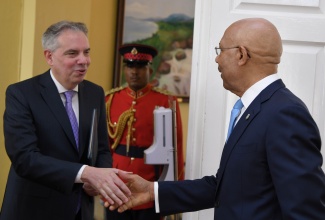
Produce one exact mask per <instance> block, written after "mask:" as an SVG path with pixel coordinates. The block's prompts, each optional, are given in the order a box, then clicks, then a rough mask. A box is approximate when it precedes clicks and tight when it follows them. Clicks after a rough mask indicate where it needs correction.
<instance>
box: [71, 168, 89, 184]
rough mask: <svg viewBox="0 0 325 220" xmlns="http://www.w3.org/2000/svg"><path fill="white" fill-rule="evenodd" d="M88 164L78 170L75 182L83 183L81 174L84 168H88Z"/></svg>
mask: <svg viewBox="0 0 325 220" xmlns="http://www.w3.org/2000/svg"><path fill="white" fill-rule="evenodd" d="M86 166H87V165H83V166H82V167H81V168H80V170H79V172H78V174H77V176H76V179H75V181H74V182H75V183H83V182H82V180H81V174H82V172H83V171H84V169H85V168H86Z"/></svg>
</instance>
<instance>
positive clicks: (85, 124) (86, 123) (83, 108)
mask: <svg viewBox="0 0 325 220" xmlns="http://www.w3.org/2000/svg"><path fill="white" fill-rule="evenodd" d="M86 87H87V86H86V84H85V83H84V81H83V82H81V83H80V84H79V91H78V98H79V138H80V141H79V143H80V146H79V151H80V152H83V151H84V150H85V149H88V142H87V140H88V139H89V138H88V136H89V130H90V121H91V116H92V112H91V102H90V100H89V98H91V95H90V94H88V93H87V92H86V89H87V88H86ZM81 154H82V153H81ZM81 154H80V155H81Z"/></svg>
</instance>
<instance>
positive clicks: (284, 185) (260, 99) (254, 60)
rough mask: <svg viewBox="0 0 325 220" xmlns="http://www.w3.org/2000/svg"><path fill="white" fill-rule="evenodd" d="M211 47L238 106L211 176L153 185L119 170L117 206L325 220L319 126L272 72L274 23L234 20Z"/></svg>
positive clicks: (278, 47) (277, 43)
mask: <svg viewBox="0 0 325 220" xmlns="http://www.w3.org/2000/svg"><path fill="white" fill-rule="evenodd" d="M216 52H217V57H216V62H217V63H218V65H219V67H218V69H219V71H220V73H221V77H222V79H223V86H224V88H225V89H227V90H229V91H231V92H232V93H234V94H236V95H237V96H239V97H240V100H241V102H242V103H243V107H242V108H241V112H240V114H239V116H238V117H237V121H235V127H234V129H233V131H232V132H231V133H230V136H229V138H228V139H227V141H226V143H225V146H224V149H223V153H222V157H221V162H220V167H219V170H218V172H217V174H216V176H206V177H203V178H202V179H197V180H185V181H181V182H159V183H152V182H148V181H145V180H143V179H141V178H140V177H138V176H136V175H124V174H121V175H120V177H122V178H123V179H125V180H127V181H128V182H129V183H128V184H129V187H130V189H131V191H132V193H133V196H132V197H131V199H130V200H129V202H127V203H126V204H124V205H123V206H121V207H119V211H120V212H122V211H124V210H125V209H128V208H130V207H132V206H134V205H138V204H141V203H142V202H148V201H152V200H155V203H156V211H159V212H160V213H161V214H163V215H167V214H171V213H178V212H189V211H196V210H200V209H207V208H213V207H214V210H215V213H214V219H216V220H217V219H222V220H236V219H247V220H253V219H254V220H265V219H267V220H270V219H272V220H280V219H299V220H303V219H306V220H307V219H308V220H311V219H313V220H316V219H317V220H321V219H325V176H324V172H323V170H322V168H321V166H322V162H323V159H322V155H321V153H320V148H321V138H320V134H319V130H318V128H317V125H316V123H315V122H314V120H313V118H312V116H311V115H310V113H309V111H308V109H307V107H306V106H305V104H304V103H303V102H302V101H301V100H300V99H299V98H297V97H296V96H295V95H294V94H293V93H291V92H290V91H289V90H288V89H287V88H286V87H285V85H284V84H283V82H282V80H281V79H280V78H279V76H278V75H277V67H278V64H279V62H280V57H281V54H282V43H281V38H280V35H279V33H278V31H277V29H276V27H275V26H274V25H273V24H271V23H270V22H269V21H267V20H265V19H260V18H251V19H243V20H239V21H237V22H235V23H233V24H232V25H230V26H229V28H227V30H226V31H225V33H224V36H223V37H222V39H221V41H220V44H219V46H218V47H216ZM156 192H158V193H156ZM114 208H116V206H111V207H110V209H114Z"/></svg>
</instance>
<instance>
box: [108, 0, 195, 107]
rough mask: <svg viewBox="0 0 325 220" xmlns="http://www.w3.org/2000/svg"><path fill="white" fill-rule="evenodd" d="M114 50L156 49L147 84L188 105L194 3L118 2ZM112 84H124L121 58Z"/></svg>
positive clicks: (180, 0) (158, 0) (186, 0)
mask: <svg viewBox="0 0 325 220" xmlns="http://www.w3.org/2000/svg"><path fill="white" fill-rule="evenodd" d="M119 7H122V8H120V9H119V15H118V29H119V28H120V29H122V30H118V31H117V32H118V35H117V36H118V37H117V38H119V39H117V44H118V45H117V47H119V46H120V45H121V44H129V43H137V44H146V45H150V46H153V47H155V48H156V49H157V50H158V55H157V56H156V57H155V58H154V60H153V63H152V67H153V74H152V76H151V79H150V83H151V84H152V85H153V86H156V87H159V88H162V89H166V90H168V91H170V92H171V93H172V94H173V95H175V96H177V97H178V98H179V100H181V101H185V102H187V101H188V99H189V94H190V82H191V65H192V44H193V26H194V8H195V0H123V1H121V2H119ZM116 53H117V54H116V55H117V57H119V59H118V61H117V62H115V63H116V64H117V63H118V66H119V67H118V68H117V69H115V74H116V75H117V76H114V81H116V80H118V81H119V82H118V83H114V84H116V85H118V86H121V85H122V86H123V85H124V84H125V80H124V74H123V73H122V71H123V68H120V65H121V60H122V59H121V56H120V55H119V54H118V52H116Z"/></svg>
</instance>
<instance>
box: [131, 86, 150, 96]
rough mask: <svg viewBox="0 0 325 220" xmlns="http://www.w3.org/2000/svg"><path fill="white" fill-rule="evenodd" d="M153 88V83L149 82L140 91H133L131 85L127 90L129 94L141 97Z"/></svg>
mask: <svg viewBox="0 0 325 220" xmlns="http://www.w3.org/2000/svg"><path fill="white" fill-rule="evenodd" d="M151 88H152V85H150V84H147V85H146V86H145V87H144V88H143V89H140V90H138V91H133V90H132V89H131V88H130V87H127V88H126V92H127V94H128V95H129V96H131V97H133V98H140V97H142V96H144V95H146V94H147V93H148V92H149V91H150V90H151Z"/></svg>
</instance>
